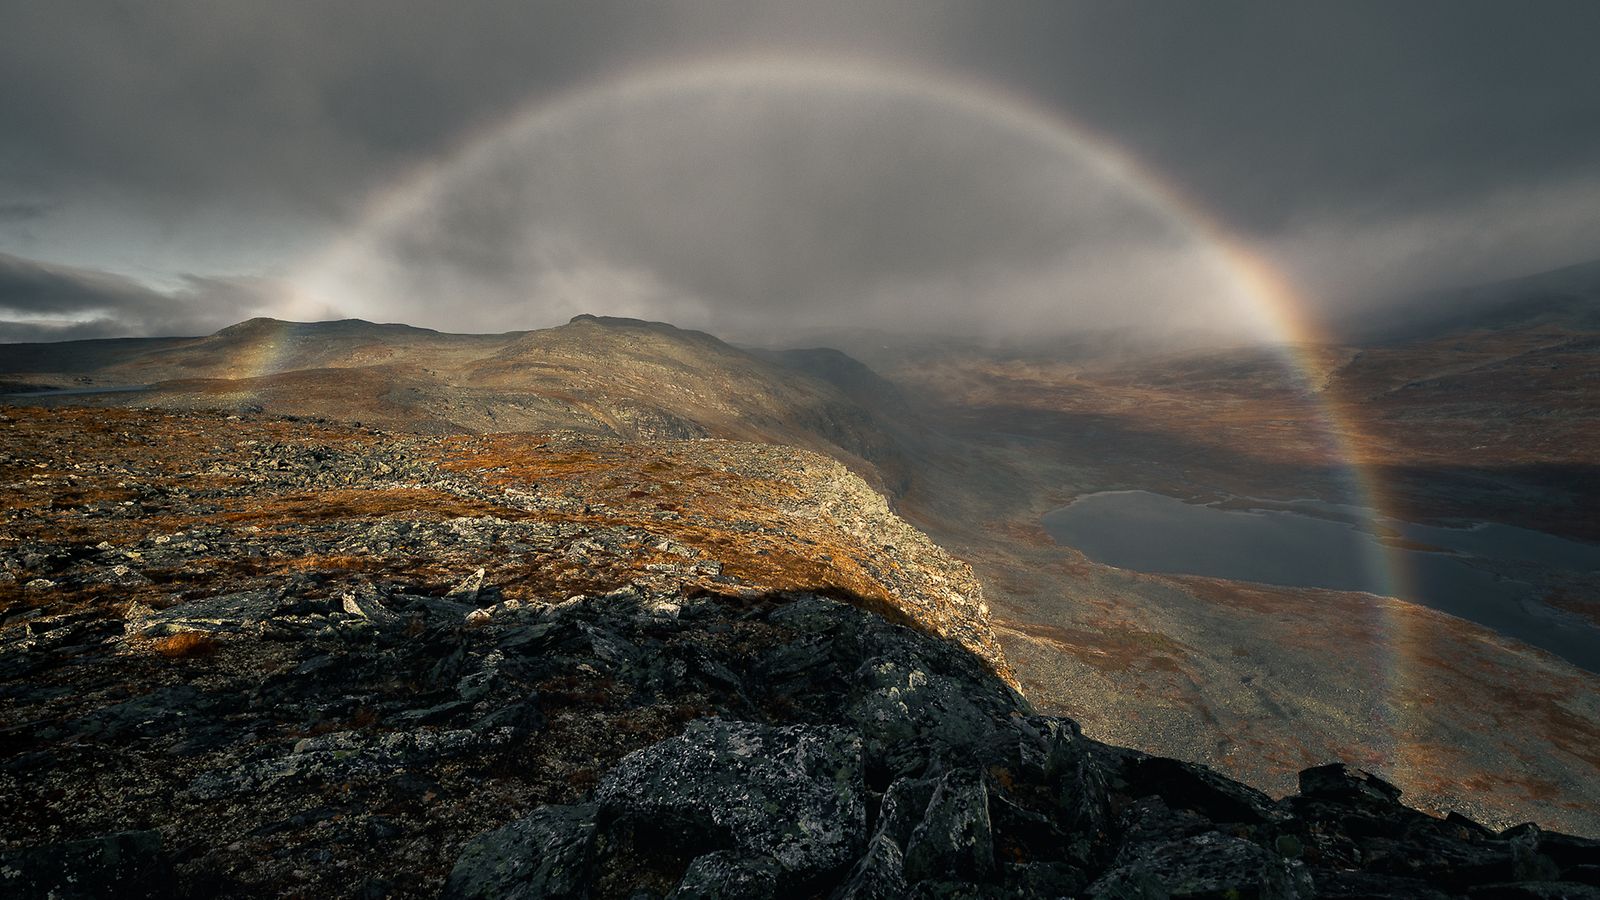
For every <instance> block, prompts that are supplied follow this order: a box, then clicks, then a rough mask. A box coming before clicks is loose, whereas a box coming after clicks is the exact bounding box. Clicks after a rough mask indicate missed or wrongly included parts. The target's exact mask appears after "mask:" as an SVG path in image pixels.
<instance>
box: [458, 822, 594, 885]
mask: <svg viewBox="0 0 1600 900" xmlns="http://www.w3.org/2000/svg"><path fill="white" fill-rule="evenodd" d="M598 812H599V808H598V807H597V806H594V805H593V804H588V805H584V806H546V807H543V808H541V809H539V810H538V811H536V812H535V813H534V814H533V815H531V816H528V817H527V818H525V819H518V820H517V821H515V822H512V823H511V824H510V825H507V826H506V827H504V828H500V829H497V830H495V831H491V832H489V833H488V834H482V835H479V836H478V837H476V838H474V839H473V840H472V841H471V843H469V844H467V846H466V848H465V849H463V850H462V851H461V856H460V858H459V859H457V860H456V864H455V867H454V868H452V869H451V870H450V878H449V880H447V881H446V882H445V887H444V894H443V898H444V900H519V898H528V900H532V898H535V897H543V898H549V900H560V898H565V897H573V898H576V897H585V896H587V895H588V890H589V881H590V850H591V849H592V847H593V844H594V837H595V831H596V817H597V815H598Z"/></svg>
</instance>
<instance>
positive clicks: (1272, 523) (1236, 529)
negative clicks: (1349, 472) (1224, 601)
mask: <svg viewBox="0 0 1600 900" xmlns="http://www.w3.org/2000/svg"><path fill="white" fill-rule="evenodd" d="M1234 505H1239V504H1237V503H1235V504H1230V506H1234ZM1244 505H1246V506H1250V507H1253V508H1247V509H1235V508H1223V507H1221V506H1218V505H1202V504H1198V503H1186V502H1184V501H1182V500H1178V499H1176V498H1173V497H1167V496H1164V495H1161V494H1153V493H1149V492H1147V491H1106V492H1102V493H1097V494H1088V495H1086V496H1083V497H1080V498H1078V499H1077V500H1076V501H1074V502H1073V503H1072V504H1071V505H1070V506H1066V507H1063V508H1061V509H1058V510H1055V511H1053V512H1051V513H1048V514H1047V515H1046V516H1045V517H1044V523H1043V524H1044V527H1045V530H1046V531H1048V532H1049V533H1050V535H1051V536H1052V537H1053V538H1055V539H1056V541H1058V542H1059V543H1062V544H1066V545H1068V546H1071V547H1075V548H1077V549H1078V550H1080V551H1082V552H1083V553H1084V554H1085V555H1086V556H1088V557H1089V558H1090V559H1093V560H1095V561H1096V562H1101V563H1105V564H1107V565H1112V566H1116V567H1118V568H1122V569H1132V570H1135V571H1139V572H1151V573H1161V574H1174V575H1206V576H1211V577H1215V578H1227V579H1230V580H1235V581H1254V582H1261V583H1263V584H1275V585H1286V586H1291V587H1313V588H1330V589H1333V590H1341V591H1366V592H1369V593H1374V594H1384V595H1395V594H1399V595H1401V596H1402V599H1405V600H1409V601H1411V602H1414V603H1420V604H1423V605H1426V606H1430V607H1433V608H1434V609H1438V610H1441V611H1443V612H1447V613H1450V614H1451V615H1455V616H1460V617H1461V618H1464V619H1469V620H1471V621H1474V622H1477V623H1479V624H1481V625H1485V626H1488V627H1489V628H1492V629H1494V630H1495V631H1498V632H1500V633H1501V634H1504V635H1507V636H1509V637H1514V638H1517V639H1518V640H1522V641H1525V642H1527V643H1529V644H1532V645H1534V646H1536V647H1541V648H1543V649H1545V650H1548V651H1550V652H1551V653H1554V654H1556V655H1558V656H1561V657H1563V658H1565V659H1566V660H1568V661H1569V662H1572V663H1574V664H1576V665H1578V666H1581V667H1583V668H1585V669H1588V670H1590V671H1595V672H1600V629H1596V628H1594V627H1593V626H1591V625H1588V624H1587V623H1584V622H1581V621H1576V620H1575V619H1574V618H1573V617H1570V616H1565V615H1562V614H1559V613H1558V612H1556V611H1555V610H1552V609H1550V608H1549V607H1547V606H1545V605H1544V604H1543V603H1541V602H1539V596H1538V590H1537V589H1536V587H1535V586H1534V581H1535V580H1537V578H1538V577H1539V576H1540V575H1543V574H1546V573H1548V572H1550V571H1551V570H1567V571H1573V572H1584V573H1594V572H1600V546H1596V545H1593V544H1585V543H1582V542H1579V541H1570V540H1566V539H1564V538H1560V537H1556V536H1554V535H1549V534H1544V533H1541V532H1538V531H1531V530H1529V529H1526V528H1515V527H1512V526H1509V525H1500V524H1495V523H1479V524H1475V525H1472V526H1471V527H1464V528H1442V527H1439V526H1432V525H1418V524H1416V523H1412V522H1402V521H1399V520H1396V519H1390V518H1386V517H1381V516H1380V517H1373V516H1372V514H1371V512H1370V511H1369V510H1365V509H1362V508H1360V507H1354V506H1347V505H1342V504H1331V503H1323V502H1319V501H1312V500H1301V501H1290V502H1267V501H1245V504H1244ZM1373 524H1376V525H1378V526H1380V527H1381V528H1382V529H1384V530H1387V531H1389V532H1392V533H1393V534H1397V535H1399V536H1400V537H1402V538H1404V539H1405V541H1406V543H1407V546H1406V547H1404V548H1402V547H1396V546H1385V545H1384V543H1383V542H1382V541H1381V540H1380V539H1379V537H1378V535H1377V534H1376V533H1375V531H1374V528H1373ZM1418 547H1425V548H1426V549H1416V548H1418ZM1391 564H1392V568H1393V569H1394V570H1395V571H1398V572H1400V573H1402V579H1403V580H1402V583H1401V584H1400V585H1396V584H1394V583H1393V582H1392V580H1391V579H1390V578H1389V576H1388V573H1389V571H1390V568H1391ZM1524 579H1528V580H1524Z"/></svg>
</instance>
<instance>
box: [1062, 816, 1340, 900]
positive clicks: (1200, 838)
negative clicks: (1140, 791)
mask: <svg viewBox="0 0 1600 900" xmlns="http://www.w3.org/2000/svg"><path fill="white" fill-rule="evenodd" d="M1119 863H1120V864H1119V865H1118V866H1117V867H1116V868H1114V869H1112V870H1111V871H1109V872H1107V873H1106V874H1105V875H1103V876H1101V877H1100V879H1099V880H1097V881H1096V882H1095V883H1094V884H1092V885H1090V887H1089V891H1088V896H1090V897H1094V898H1096V900H1168V898H1170V900H1183V898H1194V900H1199V898H1213V897H1255V898H1259V900H1301V898H1307V900H1309V898H1311V897H1314V896H1316V888H1315V885H1314V884H1313V883H1312V880H1311V876H1310V874H1309V873H1307V871H1306V869H1305V866H1304V865H1302V864H1301V863H1299V862H1298V861H1295V860H1289V859H1284V858H1283V857H1282V856H1279V855H1277V854H1275V853H1272V852H1270V851H1268V850H1266V849H1265V848H1263V847H1261V846H1260V845H1258V844H1255V843H1252V842H1250V841H1247V840H1244V839H1243V838H1238V837H1232V836H1230V835H1226V834H1222V833H1220V832H1208V833H1206V834H1200V835H1196V836H1194V837H1191V838H1185V839H1183V840H1179V841H1169V842H1166V843H1161V844H1146V845H1141V846H1137V847H1131V848H1127V849H1126V852H1125V853H1124V854H1123V856H1122V857H1121V858H1120V860H1119Z"/></svg>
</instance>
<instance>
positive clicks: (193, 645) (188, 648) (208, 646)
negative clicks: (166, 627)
mask: <svg viewBox="0 0 1600 900" xmlns="http://www.w3.org/2000/svg"><path fill="white" fill-rule="evenodd" d="M155 651H156V652H157V653H159V654H161V655H162V656H165V657H166V658H167V659H193V658H195V657H197V656H206V655H209V654H211V653H215V652H216V651H217V639H216V638H214V637H212V636H211V635H209V634H202V633H200V632H198V631H180V632H178V633H177V634H172V635H168V636H166V637H164V638H162V639H161V640H159V641H156V644H155Z"/></svg>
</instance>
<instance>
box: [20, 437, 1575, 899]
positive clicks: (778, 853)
mask: <svg viewBox="0 0 1600 900" xmlns="http://www.w3.org/2000/svg"><path fill="white" fill-rule="evenodd" d="M0 490H3V493H0V504H3V510H4V517H5V531H4V534H3V535H0V569H3V571H4V573H5V575H4V577H0V602H3V603H4V604H5V606H4V608H3V612H0V808H3V809H4V810H5V811H6V815H5V817H4V819H3V821H0V893H3V894H5V895H7V896H20V897H45V896H58V897H72V896H80V897H82V896H147V897H157V896H195V897H199V896H371V897H377V896H430V897H431V896H440V895H443V896H445V897H450V898H476V897H629V898H632V897H640V898H642V897H661V896H672V897H680V898H688V897H723V898H734V897H768V896H795V897H812V896H814V897H830V896H833V897H859V898H866V897H883V898H890V897H904V896H920V897H1057V896H1065V897H1072V896H1091V897H1116V898H1156V897H1196V898H1198V897H1208V898H1212V897H1214V898H1224V897H1313V896H1333V897H1449V896H1472V897H1589V896H1600V888H1597V887H1595V885H1596V884H1600V842H1595V841H1591V840H1587V839H1583V838H1578V837H1571V836H1566V835H1560V834H1555V833H1551V832H1546V831H1542V830H1540V829H1539V828H1538V827H1536V826H1532V825H1527V826H1520V827H1518V828H1514V829H1510V830H1508V831H1503V832H1492V831H1490V830H1488V829H1486V828H1483V827H1481V826H1479V825H1477V824H1475V823H1473V822H1471V821H1469V820H1467V819H1465V818H1462V817H1452V818H1448V819H1440V818H1436V817H1433V816H1429V815H1425V814H1422V813H1419V812H1416V811H1413V810H1410V809H1407V808H1406V807H1405V806H1403V805H1402V804H1401V803H1400V799H1399V796H1398V791H1396V790H1395V789H1393V788H1392V787H1391V786H1389V785H1388V784H1387V783H1385V782H1384V781H1383V780H1382V779H1380V778H1378V777H1376V776H1371V775H1367V774H1365V773H1360V772H1355V771H1349V770H1346V769H1344V768H1342V767H1340V766H1338V765H1331V766H1324V767H1320V768H1315V769H1310V770H1307V771H1306V772H1305V773H1303V775H1302V777H1301V783H1300V790H1299V792H1298V793H1297V794H1296V795H1293V796H1290V797H1287V798H1283V799H1281V800H1274V799H1273V798H1270V797H1268V796H1266V795H1264V794H1261V793H1260V792H1257V791H1255V790H1252V789H1251V788H1248V787H1246V786H1244V785H1241V784H1238V783H1236V782H1233V781H1231V780H1229V779H1227V778H1224V777H1222V776H1220V775H1218V774H1216V773H1214V772H1212V771H1210V770H1208V769H1205V768H1203V767H1201V766H1197V765H1192V764H1188V763H1184V762H1181V761H1177V760H1171V759H1164V758H1159V757H1152V756H1148V755H1145V754H1141V753H1138V752H1135V751H1131V750H1125V749H1119V748H1116V747H1111V746H1107V745H1104V744H1101V743H1099V742H1096V741H1093V740H1090V739H1088V738H1086V737H1085V736H1084V735H1083V734H1082V733H1081V732H1080V730H1079V729H1078V728H1077V726H1076V725H1075V724H1074V723H1073V722H1072V721H1070V720H1069V719H1065V718H1058V717H1051V716H1043V715H1039V714H1038V713H1037V712H1036V711H1035V710H1033V708H1032V707H1031V706H1030V705H1029V703H1028V701H1027V700H1026V699H1025V698H1023V697H1022V696H1020V695H1019V694H1018V693H1017V692H1016V691H1015V690H1014V689H1013V687H1012V685H1011V683H1010V682H1009V680H1008V676H1007V673H1006V669H1005V666H1004V662H1003V660H1002V659H1000V658H999V655H998V652H997V651H996V650H994V644H993V638H992V635H991V634H990V632H989V630H988V626H987V624H986V621H985V615H984V608H983V606H982V599H981V594H980V593H979V591H978V589H977V586H976V584H975V583H973V582H972V580H971V575H970V572H968V571H966V569H965V567H964V566H962V565H961V564H960V563H958V562H956V561H955V560H952V559H950V558H949V557H948V556H946V555H944V554H943V553H942V552H940V551H938V549H937V548H935V547H933V546H932V545H931V544H929V543H928V542H927V541H926V539H924V538H921V536H920V535H917V534H916V533H915V532H914V531H913V530H911V529H910V528H909V527H907V526H905V525H904V524H903V523H900V522H899V521H898V519H895V518H894V517H893V515H892V514H891V513H889V512H888V510H887V508H886V507H884V506H883V505H882V501H881V500H876V501H875V502H874V500H873V498H874V497H875V495H872V494H871V492H870V491H868V490H866V488H865V486H864V485H861V483H860V482H859V481H857V480H854V479H853V478H852V477H851V476H849V475H848V473H845V472H844V471H843V470H842V469H841V468H840V467H838V466H836V465H834V464H832V463H828V462H826V461H824V460H821V459H819V458H817V457H814V456H812V455H810V454H805V453H799V452H797V451H790V450H786V449H783V448H772V447H758V446H754V445H741V444H730V443H726V442H716V441H692V442H676V443H667V444H659V445H627V444H620V443H617V442H614V441H603V440H598V439H594V438H579V437H571V436H565V437H564V436H550V437H545V438H530V437H517V436H497V437H494V438H462V439H449V440H436V439H418V438H404V439H402V438H396V437H393V436H390V435H385V434H381V433H377V432H372V431H369V430H365V429H354V428H345V427H340V426H333V425H329V424H326V423H307V422H299V421H292V420H285V419H276V418H258V419H252V418H249V417H246V418H243V419H241V418H238V417H233V418H224V417H223V416H221V415H204V414H196V415H183V416H170V415H162V414H159V413H140V412H123V411H98V412H90V411H82V410H76V411H53V412H45V411H37V410H6V411H5V420H4V421H0Z"/></svg>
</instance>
